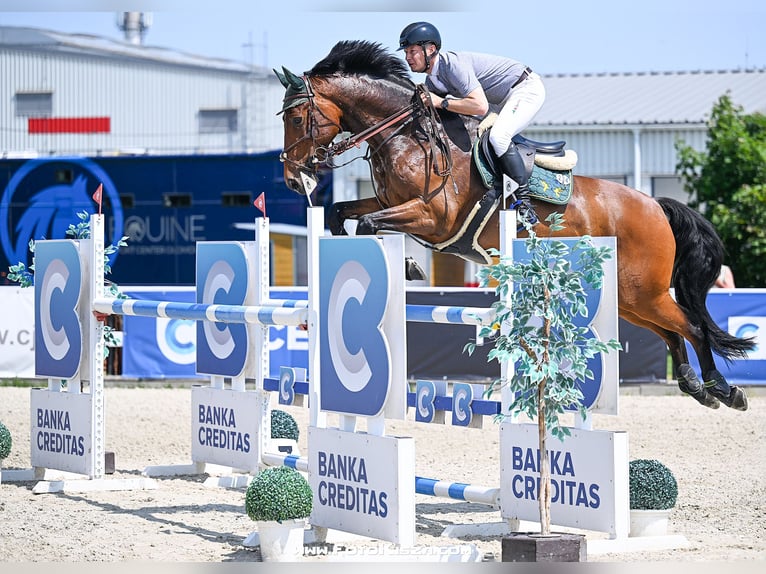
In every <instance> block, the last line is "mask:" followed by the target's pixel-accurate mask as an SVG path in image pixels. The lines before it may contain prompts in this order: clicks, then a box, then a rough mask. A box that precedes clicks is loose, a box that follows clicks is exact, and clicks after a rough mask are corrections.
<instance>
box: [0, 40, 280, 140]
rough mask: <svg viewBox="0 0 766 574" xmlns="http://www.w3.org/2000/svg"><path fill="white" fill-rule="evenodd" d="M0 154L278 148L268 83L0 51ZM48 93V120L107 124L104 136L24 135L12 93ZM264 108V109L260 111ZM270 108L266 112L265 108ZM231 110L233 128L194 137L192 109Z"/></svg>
mask: <svg viewBox="0 0 766 574" xmlns="http://www.w3.org/2000/svg"><path fill="white" fill-rule="evenodd" d="M0 62H2V72H1V73H2V77H3V82H2V85H3V87H2V88H0V97H2V101H3V102H4V105H3V106H2V107H0V110H1V111H0V119H1V121H2V125H3V126H4V127H5V126H7V128H5V129H3V130H2V131H1V132H0V149H1V150H3V151H5V152H8V151H29V150H37V151H38V152H39V153H41V154H49V153H55V154H67V153H75V154H94V155H100V154H114V153H121V152H123V153H124V152H126V151H127V152H146V153H162V154H165V153H222V152H223V153H228V152H241V151H264V150H267V149H274V148H276V147H280V146H281V144H282V138H281V132H282V129H281V128H282V126H281V119H280V118H279V117H277V116H276V115H275V114H276V112H277V111H279V109H280V107H281V96H282V94H283V93H284V90H283V88H282V87H281V85H279V82H278V81H277V79H276V77H275V78H274V79H273V80H271V79H270V78H268V76H262V77H254V76H253V75H251V74H246V73H232V72H228V71H217V70H215V69H200V68H196V69H194V68H187V67H173V66H168V65H164V64H158V63H153V62H151V61H148V62H145V61H144V62H139V61H135V60H129V59H124V60H114V59H106V58H98V57H92V56H84V55H72V54H67V55H62V54H56V53H45V52H35V51H20V50H13V49H6V50H0ZM39 91H51V92H52V93H53V117H59V118H72V117H109V118H110V122H111V126H110V129H111V131H110V133H95V134H71V133H65V134H29V133H28V129H27V118H25V117H16V116H15V105H14V99H13V98H14V95H15V94H16V93H17V92H39ZM264 104H266V105H264ZM269 107H270V108H271V109H268V108H269ZM232 108H233V109H236V110H237V113H238V122H237V129H236V131H234V132H231V133H225V134H200V133H199V118H198V114H199V110H200V109H232Z"/></svg>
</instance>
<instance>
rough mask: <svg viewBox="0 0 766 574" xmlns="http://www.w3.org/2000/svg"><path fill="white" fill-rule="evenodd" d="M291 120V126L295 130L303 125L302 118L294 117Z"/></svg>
mask: <svg viewBox="0 0 766 574" xmlns="http://www.w3.org/2000/svg"><path fill="white" fill-rule="evenodd" d="M292 120H293V125H294V126H295V127H296V128H299V127H301V126H302V125H303V116H295V117H294V118H292Z"/></svg>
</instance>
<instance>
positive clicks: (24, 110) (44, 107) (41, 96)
mask: <svg viewBox="0 0 766 574" xmlns="http://www.w3.org/2000/svg"><path fill="white" fill-rule="evenodd" d="M52 115H53V92H17V93H16V117H35V118H39V117H50V116H52Z"/></svg>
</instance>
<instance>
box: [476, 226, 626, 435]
mask: <svg viewBox="0 0 766 574" xmlns="http://www.w3.org/2000/svg"><path fill="white" fill-rule="evenodd" d="M547 221H548V222H549V224H550V227H551V230H553V231H558V230H561V229H563V228H564V226H563V217H562V216H561V214H552V215H551V216H549V217H548V219H547ZM527 232H528V234H529V237H528V238H527V239H526V249H527V252H528V253H529V254H530V255H531V257H530V258H529V259H528V260H527V261H513V260H512V258H511V257H500V258H499V259H498V261H497V263H495V264H493V265H489V266H486V267H484V268H482V269H480V271H479V280H480V283H481V285H482V286H487V285H489V284H490V283H491V281H492V280H494V281H496V282H497V287H496V288H495V292H496V293H497V294H498V295H499V300H498V301H497V302H495V303H494V304H493V307H494V308H495V311H496V321H495V323H494V324H493V325H489V326H484V327H482V328H481V330H480V332H479V336H480V337H482V338H486V339H492V340H494V346H493V348H492V349H491V350H490V352H489V354H488V358H489V360H496V361H498V362H500V363H503V362H507V361H511V362H513V364H514V365H515V369H514V372H513V376H512V378H511V380H510V381H504V380H501V379H498V380H496V381H495V382H494V383H493V384H492V385H491V386H490V388H489V390H488V391H487V394H491V393H492V392H493V390H494V389H496V388H497V387H498V386H499V385H503V384H507V385H508V386H509V388H510V390H511V391H512V392H513V393H514V397H515V398H514V401H513V402H512V404H511V405H510V413H509V414H510V415H511V416H515V415H518V414H521V413H524V414H526V415H528V416H529V417H531V418H536V417H537V416H538V413H539V412H540V411H542V412H544V422H545V428H546V429H548V430H549V431H550V432H551V434H552V435H553V436H555V437H558V438H559V439H562V440H563V438H564V437H566V436H568V435H569V429H567V428H566V427H562V426H561V425H560V422H559V416H560V415H561V414H564V412H566V410H568V409H572V408H574V407H575V405H576V407H577V409H578V410H579V412H580V414H581V415H582V416H583V418H585V416H586V415H587V413H586V410H585V407H584V406H583V405H582V403H581V401H582V398H583V394H582V392H581V390H580V386H581V384H582V382H584V381H585V380H586V379H592V378H593V372H592V371H591V370H590V369H588V365H587V361H588V359H589V358H591V357H593V356H595V355H597V354H598V353H603V352H607V351H608V350H610V349H620V348H621V346H620V343H619V341H617V340H614V339H613V340H610V341H606V342H604V341H599V340H597V339H595V338H593V337H591V336H590V334H589V331H588V329H587V328H584V327H578V326H577V325H576V324H575V322H574V320H575V317H576V316H578V315H579V316H582V317H587V314H588V309H587V307H586V298H587V290H588V289H598V288H600V287H601V284H602V280H603V269H602V264H603V262H604V261H605V260H606V259H609V258H611V256H612V255H611V252H612V250H611V248H609V247H596V246H595V245H593V242H592V241H591V238H590V237H589V236H584V237H581V238H579V239H578V240H577V241H576V243H575V244H574V246H573V247H572V249H571V254H572V259H573V260H574V261H575V264H574V265H573V264H572V263H570V260H569V259H568V256H569V254H570V248H569V247H568V246H567V244H566V243H564V242H563V241H561V240H558V239H554V238H540V237H538V236H537V234H536V233H535V232H534V230H533V229H532V228H531V227H528V228H527ZM493 255H495V256H497V255H499V254H498V253H497V251H495V252H494V253H493ZM503 324H507V326H508V328H507V331H500V326H501V325H503ZM474 349H475V343H469V344H468V345H466V350H467V351H468V352H469V353H470V352H473V350H474ZM539 392H541V393H542V402H543V404H542V405H541V404H540V402H539V401H538V393H539ZM541 406H542V407H543V408H542V409H541V408H540V407H541ZM501 416H502V415H501Z"/></svg>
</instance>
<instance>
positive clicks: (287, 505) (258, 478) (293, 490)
mask: <svg viewBox="0 0 766 574" xmlns="http://www.w3.org/2000/svg"><path fill="white" fill-rule="evenodd" d="M312 505H313V493H312V492H311V486H310V485H309V483H308V481H307V480H306V479H305V478H304V477H303V475H302V474H301V473H300V472H298V471H297V470H295V469H293V468H290V467H289V466H273V467H269V468H266V469H264V470H262V471H261V472H259V473H258V474H257V475H255V477H254V478H253V480H252V481H251V482H250V484H249V485H248V487H247V492H246V493H245V510H246V511H247V515H248V516H249V517H250V519H251V520H258V521H276V522H282V521H283V520H289V519H293V518H307V517H308V516H310V515H311V508H312Z"/></svg>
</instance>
